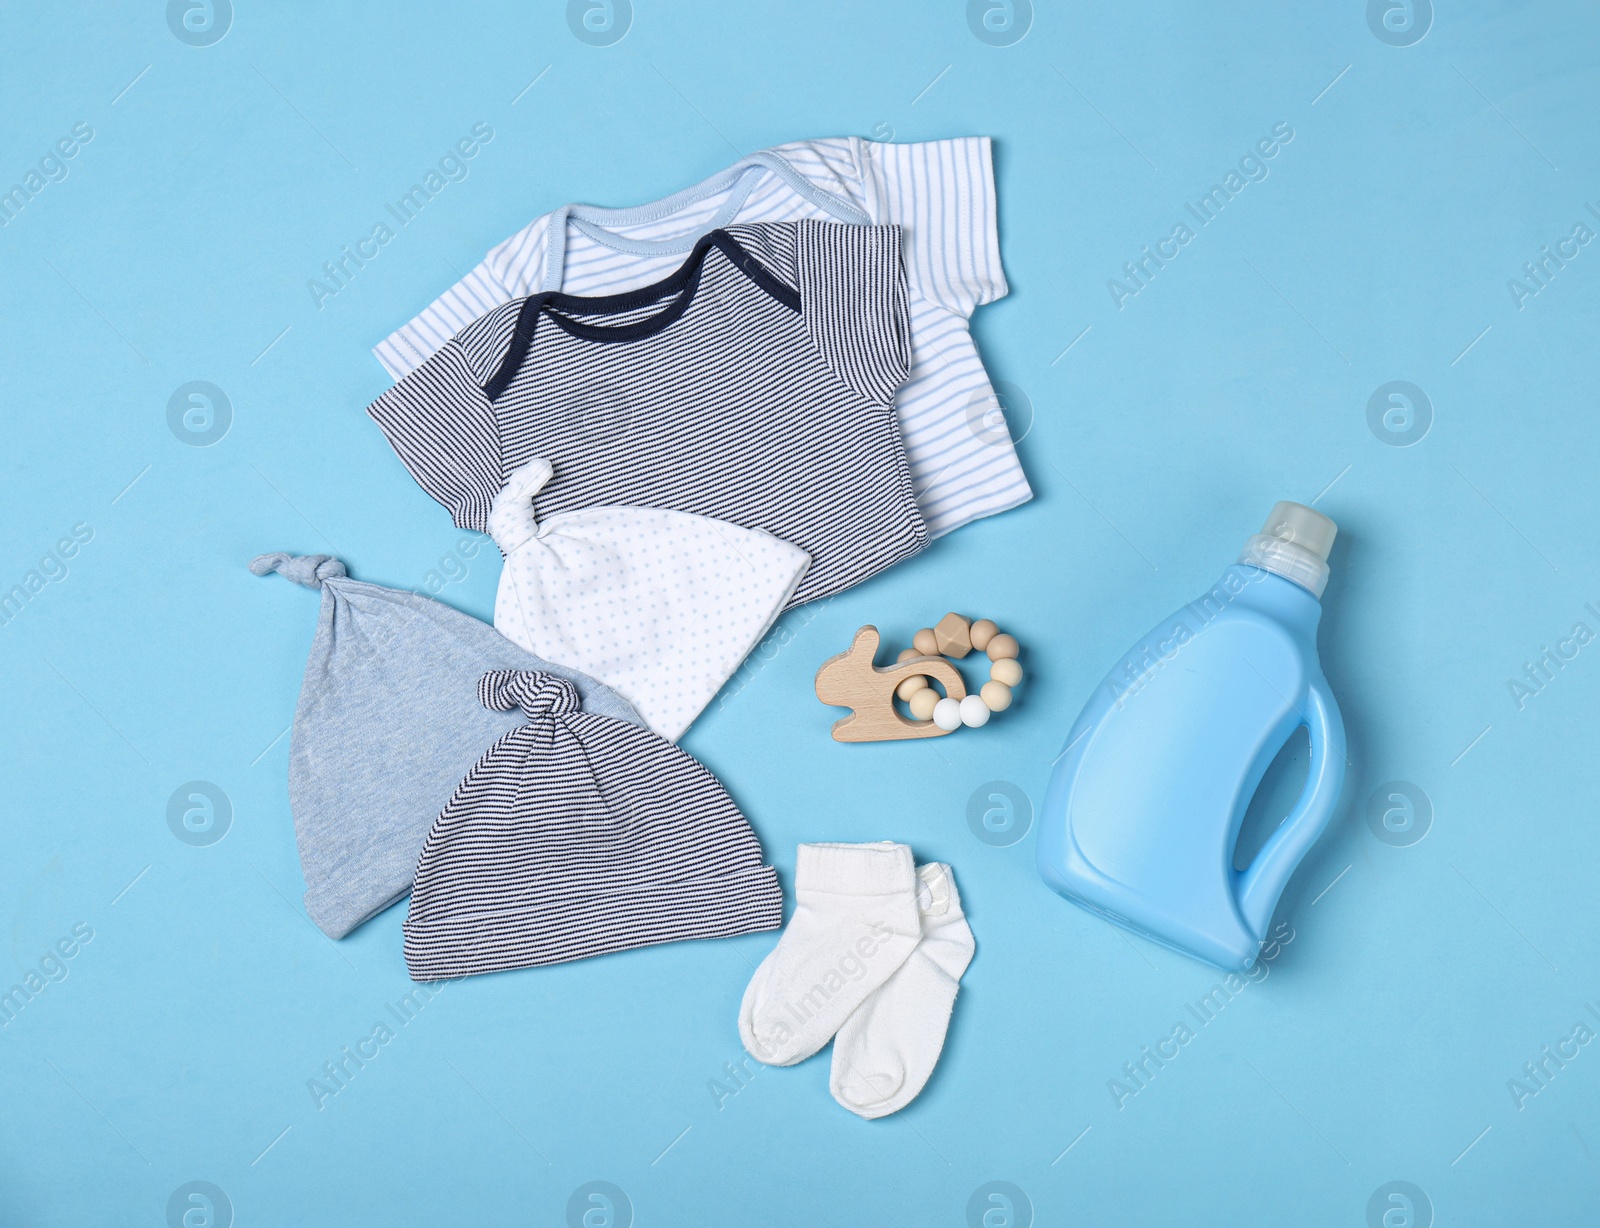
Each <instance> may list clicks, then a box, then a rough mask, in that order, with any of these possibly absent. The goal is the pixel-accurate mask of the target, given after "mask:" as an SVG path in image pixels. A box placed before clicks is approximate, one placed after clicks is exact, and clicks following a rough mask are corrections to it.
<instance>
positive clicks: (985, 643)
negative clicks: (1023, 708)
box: [817, 612, 1022, 742]
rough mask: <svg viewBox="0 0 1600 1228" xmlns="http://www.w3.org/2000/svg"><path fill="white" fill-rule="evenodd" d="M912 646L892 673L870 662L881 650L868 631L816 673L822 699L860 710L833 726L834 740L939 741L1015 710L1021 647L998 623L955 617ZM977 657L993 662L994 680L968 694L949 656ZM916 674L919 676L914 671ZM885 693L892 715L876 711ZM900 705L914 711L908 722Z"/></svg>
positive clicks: (919, 637) (926, 629)
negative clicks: (897, 702) (977, 654)
mask: <svg viewBox="0 0 1600 1228" xmlns="http://www.w3.org/2000/svg"><path fill="white" fill-rule="evenodd" d="M911 645H912V646H911V647H910V648H907V649H906V650H905V651H903V652H901V653H900V654H899V657H898V658H897V660H896V663H895V665H894V667H892V668H891V669H888V670H880V669H875V668H873V667H872V664H871V661H872V654H873V651H874V650H875V649H876V647H877V633H876V629H875V628H868V627H863V628H862V629H861V631H860V632H857V635H856V645H855V646H853V647H852V649H851V651H850V652H848V653H842V654H840V655H839V656H837V657H834V658H833V659H832V660H830V661H828V662H827V663H825V664H824V666H823V668H822V669H821V670H819V671H818V674H817V696H818V698H819V699H822V700H823V701H824V702H825V703H838V704H842V705H844V706H848V707H851V708H852V709H855V715H853V716H850V717H847V718H845V719H844V720H841V721H839V722H837V723H836V724H835V726H834V737H835V738H836V739H838V740H839V741H841V742H843V741H850V742H876V741H884V740H886V739H892V738H906V737H940V736H942V735H943V734H946V733H953V732H954V731H955V730H957V729H959V728H961V726H963V725H966V726H967V727H968V728H971V729H977V728H981V727H982V726H984V725H986V724H988V723H989V718H990V717H991V716H992V715H993V714H994V713H996V712H1004V711H1005V710H1006V709H1007V708H1009V707H1010V706H1011V704H1012V702H1013V700H1014V698H1015V696H1014V694H1013V688H1014V687H1016V686H1017V685H1018V684H1019V683H1020V682H1021V681H1022V666H1021V665H1019V664H1017V654H1018V653H1019V652H1020V651H1021V648H1020V646H1019V645H1018V643H1017V640H1016V637H1015V636H1012V635H1007V634H1005V633H1004V632H1003V631H1001V630H1000V628H999V627H998V626H996V625H995V623H994V622H993V621H992V620H990V619H987V618H980V619H978V620H977V621H976V622H973V621H969V620H968V619H966V618H964V617H962V616H961V615H960V614H956V613H954V612H951V613H949V614H946V615H945V616H944V617H943V618H941V619H940V620H939V621H938V622H937V623H935V624H934V625H933V626H931V627H923V628H921V629H920V630H919V631H918V632H917V633H916V634H915V635H914V636H912V639H911ZM974 651H976V652H981V653H984V654H985V655H986V656H987V657H988V658H989V679H988V681H987V682H985V683H984V684H983V685H982V687H981V688H980V689H979V690H978V691H977V692H976V693H975V694H972V695H968V694H967V693H966V690H965V688H964V686H962V685H961V683H960V675H959V674H954V673H953V667H952V666H950V664H949V663H948V662H947V661H946V660H944V658H947V657H954V658H956V659H957V660H959V659H961V658H962V657H965V656H968V655H969V654H971V653H972V652H974ZM913 669H915V670H917V672H916V673H912V672H911V671H912V670H913ZM952 675H953V676H952ZM935 681H937V682H938V683H939V685H940V686H942V687H943V688H944V692H945V693H944V694H943V695H941V694H940V693H939V691H937V690H935V689H934V685H933V684H934V682H935ZM879 694H882V695H883V696H884V699H886V700H887V704H888V709H889V710H888V711H887V712H882V711H879V710H877V709H876V708H875V706H873V705H876V704H878V703H881V702H883V700H879V699H877V698H876V696H877V695H879ZM896 699H898V700H900V701H901V702H902V703H904V704H905V705H906V706H907V707H908V708H910V710H911V717H912V719H911V720H910V721H907V720H906V719H905V717H904V716H903V715H901V714H900V712H899V711H897V710H896V709H895V706H894V705H895V700H896ZM858 705H859V706H858Z"/></svg>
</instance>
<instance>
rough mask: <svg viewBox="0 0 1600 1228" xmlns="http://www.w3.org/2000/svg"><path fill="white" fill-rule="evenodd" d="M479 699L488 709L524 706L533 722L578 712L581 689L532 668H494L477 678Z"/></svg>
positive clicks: (524, 712) (526, 714)
mask: <svg viewBox="0 0 1600 1228" xmlns="http://www.w3.org/2000/svg"><path fill="white" fill-rule="evenodd" d="M478 699H479V700H481V701H482V703H483V706H484V707H485V708H493V709H495V710H496V711H497V712H509V711H511V709H513V708H521V709H522V711H523V714H524V715H525V716H527V718H528V719H529V720H530V721H536V720H539V719H540V718H541V717H542V718H545V719H553V718H555V717H558V716H565V715H566V714H567V713H569V712H576V711H578V708H579V701H578V688H577V687H575V686H573V685H572V683H570V682H568V681H567V680H566V679H565V678H557V677H556V676H555V675H554V674H544V673H540V672H539V671H538V670H531V669H492V670H490V671H489V672H488V673H486V674H484V676H483V677H481V678H479V679H478Z"/></svg>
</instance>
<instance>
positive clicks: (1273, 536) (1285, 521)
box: [1239, 500, 1339, 599]
mask: <svg viewBox="0 0 1600 1228" xmlns="http://www.w3.org/2000/svg"><path fill="white" fill-rule="evenodd" d="M1338 532H1339V526H1338V525H1336V524H1334V523H1333V521H1331V520H1329V519H1328V518H1327V517H1326V516H1324V515H1323V514H1322V513H1321V512H1319V511H1317V510H1316V509H1315V508H1309V507H1307V506H1306V505H1305V504H1303V503H1290V502H1288V501H1287V500H1284V501H1283V502H1280V503H1276V504H1274V505H1273V508H1272V514H1271V515H1269V516H1268V517H1267V523H1266V524H1265V525H1264V526H1263V527H1262V530H1261V532H1259V533H1257V534H1256V535H1255V536H1254V537H1252V538H1251V539H1250V540H1249V541H1247V542H1245V544H1244V550H1243V551H1241V552H1240V554H1239V561H1240V562H1241V563H1249V564H1250V565H1251V566H1254V567H1259V568H1261V569H1262V570H1263V571H1270V572H1272V573H1273V574H1274V575H1279V576H1282V577H1283V578H1284V579H1286V580H1293V581H1294V582H1295V583H1296V584H1298V585H1300V587H1301V588H1304V589H1307V590H1309V591H1310V593H1311V595H1312V596H1313V597H1316V598H1319V599H1320V598H1321V596H1322V591H1323V590H1324V589H1325V588H1327V587H1328V555H1329V553H1330V552H1331V551H1332V550H1333V539H1334V536H1335V535H1336V534H1337V533H1338Z"/></svg>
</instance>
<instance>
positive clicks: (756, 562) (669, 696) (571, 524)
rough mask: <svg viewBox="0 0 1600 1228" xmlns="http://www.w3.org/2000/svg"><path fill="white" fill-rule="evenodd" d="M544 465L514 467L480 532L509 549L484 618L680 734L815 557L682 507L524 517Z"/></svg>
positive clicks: (656, 725) (667, 731)
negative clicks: (491, 616)
mask: <svg viewBox="0 0 1600 1228" xmlns="http://www.w3.org/2000/svg"><path fill="white" fill-rule="evenodd" d="M551 476H552V470H551V467H550V464H549V462H548V461H545V460H543V459H534V460H531V461H529V462H528V463H527V464H525V465H523V466H522V467H521V468H519V469H517V470H516V471H515V472H514V473H512V475H511V477H510V480H509V481H508V482H507V483H506V486H505V488H504V489H503V490H501V492H500V493H499V495H497V496H496V497H495V501H494V508H493V510H492V511H491V512H490V515H489V532H490V534H491V535H492V536H493V537H494V540H495V543H496V544H497V545H498V546H499V547H500V552H501V553H502V554H504V555H505V556H506V563H505V569H504V570H503V571H502V572H501V573H500V591H499V594H498V595H497V596H496V598H495V605H494V625H495V626H496V627H497V628H499V630H500V632H501V633H502V634H503V635H505V636H507V637H508V638H509V639H512V640H514V641H515V642H516V643H518V644H520V645H522V646H523V647H524V648H526V649H527V650H528V651H529V652H532V653H535V654H536V655H538V656H542V657H544V658H545V659H546V660H549V661H555V662H558V663H560V664H562V665H565V666H568V667H569V668H571V669H577V670H582V671H583V672H584V673H586V674H589V675H590V676H591V677H593V678H596V679H598V680H599V681H601V682H604V683H605V684H606V685H607V686H609V687H611V688H612V689H614V690H615V691H616V692H617V694H619V695H621V696H623V697H624V698H625V699H627V700H628V702H629V703H631V704H633V706H634V707H635V708H636V709H637V710H638V712H639V715H640V716H642V717H643V718H644V720H645V723H646V724H647V725H649V726H650V728H651V729H652V730H654V731H655V732H656V733H658V734H660V735H661V736H662V737H663V738H666V739H667V740H668V741H677V739H678V738H679V737H680V736H681V735H682V734H683V732H684V730H686V729H688V728H689V725H690V724H691V723H692V722H693V721H694V718H695V717H696V716H698V715H699V714H700V711H701V709H703V708H704V707H705V706H706V704H708V703H710V702H711V699H712V697H713V696H714V695H716V693H717V692H718V691H719V690H721V689H722V684H723V683H724V682H726V681H727V680H728V677H729V675H731V674H732V673H733V671H734V670H736V669H738V668H739V663H740V662H741V661H743V660H744V659H745V657H746V656H747V655H749V653H750V650H751V649H752V648H754V647H755V646H756V644H757V643H759V642H760V640H761V637H762V636H763V635H765V634H766V632H767V629H768V628H769V627H771V626H772V623H773V621H774V620H775V619H776V618H777V617H778V615H779V614H780V613H781V612H782V610H783V607H784V606H785V605H786V604H787V603H788V600H789V598H790V596H791V595H793V593H794V590H795V588H796V586H797V585H798V584H799V583H800V578H801V576H803V575H804V574H805V570H806V568H807V566H809V565H810V562H811V558H810V556H809V555H808V554H806V552H805V551H804V550H801V549H800V548H799V547H797V546H794V545H791V544H790V543H788V542H785V541H780V540H779V539H778V538H776V537H773V536H772V535H771V534H770V533H763V532H761V531H760V530H758V529H746V528H742V527H740V526H739V525H734V524H729V523H728V522H726V521H723V520H714V519H712V518H711V517H709V516H697V515H694V514H692V513H689V512H675V511H669V510H667V509H665V508H652V507H594V508H586V509H584V510H582V511H576V512H564V513H562V514H560V515H557V516H551V517H550V518H549V519H547V520H545V521H544V522H543V523H542V524H541V523H540V522H539V521H537V520H536V519H535V518H534V511H533V501H534V497H535V496H536V495H537V494H538V493H539V491H540V489H541V488H542V487H543V486H544V484H545V483H546V482H548V481H549V480H550V478H551Z"/></svg>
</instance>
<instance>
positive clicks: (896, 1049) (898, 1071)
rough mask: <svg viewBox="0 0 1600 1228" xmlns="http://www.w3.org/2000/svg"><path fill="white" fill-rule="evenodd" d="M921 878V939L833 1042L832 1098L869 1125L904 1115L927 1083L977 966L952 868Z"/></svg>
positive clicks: (920, 871) (933, 866)
mask: <svg viewBox="0 0 1600 1228" xmlns="http://www.w3.org/2000/svg"><path fill="white" fill-rule="evenodd" d="M917 878H918V880H919V883H920V886H919V888H918V897H919V898H918V911H919V912H920V914H921V917H922V941H921V942H919V943H917V949H916V950H915V951H913V952H912V953H911V955H910V957H909V958H908V959H907V960H906V961H905V963H903V964H901V965H900V967H899V968H897V969H896V970H895V973H894V975H893V976H891V977H890V978H889V979H888V980H887V981H885V982H884V983H883V986H882V987H881V988H880V989H879V990H878V991H877V992H876V993H874V994H872V995H871V996H870V997H868V998H867V1000H866V1001H865V1002H863V1003H862V1004H861V1005H860V1006H859V1007H857V1008H856V1011H855V1013H854V1014H853V1015H851V1016H850V1018H848V1019H847V1020H845V1022H844V1025H843V1026H842V1027H840V1029H839V1034H838V1035H837V1036H836V1037H834V1041H833V1070H832V1072H831V1073H830V1075H829V1077H828V1086H829V1088H830V1089H831V1090H832V1092H833V1098H834V1099H835V1100H837V1101H838V1102H839V1103H840V1104H842V1105H844V1107H845V1108H847V1109H849V1110H850V1111H851V1112H852V1113H856V1114H859V1115H860V1116H862V1117H866V1118H869V1119H870V1118H874V1117H886V1116H888V1115H889V1114H890V1113H896V1112H899V1111H900V1110H901V1109H903V1108H905V1107H906V1105H908V1104H910V1103H911V1102H912V1101H913V1100H915V1099H916V1097H917V1094H918V1093H919V1092H921V1091H922V1089H923V1087H924V1085H925V1084H926V1083H927V1082H928V1078H929V1076H930V1075H932V1074H933V1068H934V1065H935V1064H936V1063H937V1062H938V1061H939V1051H940V1050H941V1049H943V1048H944V1037H945V1031H946V1029H947V1028H948V1027H949V1026H950V1012H951V1009H952V1008H953V1007H954V1006H955V1004H956V991H957V990H958V989H959V988H960V981H961V974H962V973H963V972H965V971H966V970H967V964H968V963H970V962H971V960H972V950H973V942H972V930H971V929H970V928H968V926H967V918H966V915H965V914H964V913H963V912H962V911H961V897H960V896H959V895H958V894H957V893H956V880H955V877H954V876H953V875H952V874H951V873H950V867H949V866H947V865H944V864H943V863H941V862H933V863H930V864H929V865H925V866H919V867H918V868H917Z"/></svg>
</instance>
